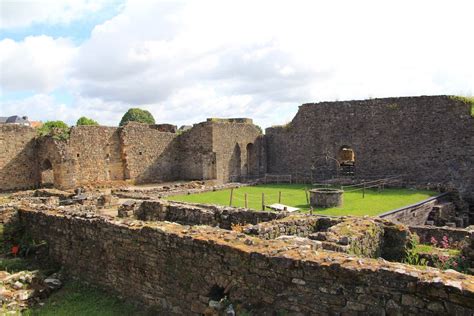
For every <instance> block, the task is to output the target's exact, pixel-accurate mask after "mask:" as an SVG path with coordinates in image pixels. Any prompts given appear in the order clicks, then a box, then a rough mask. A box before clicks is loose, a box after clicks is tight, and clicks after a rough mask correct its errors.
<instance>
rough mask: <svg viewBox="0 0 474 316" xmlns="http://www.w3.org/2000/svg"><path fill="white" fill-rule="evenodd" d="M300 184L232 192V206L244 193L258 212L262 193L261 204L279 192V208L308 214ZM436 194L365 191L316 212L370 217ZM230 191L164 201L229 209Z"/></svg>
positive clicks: (274, 198) (241, 204) (241, 203)
mask: <svg viewBox="0 0 474 316" xmlns="http://www.w3.org/2000/svg"><path fill="white" fill-rule="evenodd" d="M305 188H310V187H309V186H307V185H304V184H265V185H257V186H251V187H241V188H238V189H234V195H233V203H232V206H238V207H244V194H245V193H247V197H248V206H249V208H251V209H254V210H261V209H262V192H263V193H265V204H266V205H269V204H273V203H278V194H279V192H280V191H281V204H285V205H289V206H293V207H298V208H300V209H301V210H302V211H303V212H307V211H308V210H309V206H308V204H307V203H306V196H305ZM436 194H437V192H434V191H426V190H410V189H385V190H383V191H381V192H378V191H377V190H371V189H369V190H366V192H365V198H362V191H357V192H346V193H344V205H343V207H341V208H327V209H316V212H315V213H316V214H322V215H338V216H340V215H356V216H363V215H369V216H374V215H378V214H381V213H384V212H387V211H390V210H394V209H397V208H400V207H403V206H406V205H410V204H413V203H416V202H420V201H422V200H425V199H427V198H429V197H431V196H434V195H436ZM229 199H230V190H222V191H214V192H205V193H198V194H191V195H176V196H170V197H168V200H172V201H183V202H193V203H207V204H218V205H229Z"/></svg>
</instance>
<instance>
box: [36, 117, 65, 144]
mask: <svg viewBox="0 0 474 316" xmlns="http://www.w3.org/2000/svg"><path fill="white" fill-rule="evenodd" d="M69 131H70V128H69V126H68V125H67V124H66V123H64V122H63V121H47V122H46V123H44V124H43V126H41V127H40V128H38V130H37V132H38V135H39V136H52V137H53V138H54V139H57V140H66V139H68V138H69Z"/></svg>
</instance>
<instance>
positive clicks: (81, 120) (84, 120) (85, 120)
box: [76, 116, 99, 126]
mask: <svg viewBox="0 0 474 316" xmlns="http://www.w3.org/2000/svg"><path fill="white" fill-rule="evenodd" d="M80 125H99V123H97V121H94V120H93V119H90V118H88V117H85V116H82V117H80V118H79V119H78V120H77V122H76V126H80Z"/></svg>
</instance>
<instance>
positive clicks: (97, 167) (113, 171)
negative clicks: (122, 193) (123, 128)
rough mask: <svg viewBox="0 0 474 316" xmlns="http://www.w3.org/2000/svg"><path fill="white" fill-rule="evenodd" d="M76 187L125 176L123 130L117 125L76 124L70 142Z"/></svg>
mask: <svg viewBox="0 0 474 316" xmlns="http://www.w3.org/2000/svg"><path fill="white" fill-rule="evenodd" d="M68 145H69V146H68V151H69V153H68V154H69V157H70V159H72V161H73V163H74V170H75V178H76V186H80V185H86V184H89V183H101V182H107V181H114V180H123V179H124V165H123V161H122V157H121V144H120V131H119V129H118V128H115V127H105V126H77V127H74V128H72V130H71V135H70V138H69V144H68Z"/></svg>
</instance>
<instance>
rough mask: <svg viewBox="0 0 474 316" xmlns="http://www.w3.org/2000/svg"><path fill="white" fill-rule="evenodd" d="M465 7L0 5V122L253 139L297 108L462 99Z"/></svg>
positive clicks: (6, 0)
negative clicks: (206, 128) (138, 117)
mask: <svg viewBox="0 0 474 316" xmlns="http://www.w3.org/2000/svg"><path fill="white" fill-rule="evenodd" d="M471 3H472V1H471V0H466V1H457V0H451V1H436V0H428V1H422V0H417V1H415V0H409V1H405V0H396V1H388V0H387V1H380V0H377V1H365V0H358V1H354V0H350V1H338V0H334V1H316V0H310V1H299V0H291V1H290V0H288V1H277V0H273V1H265V0H259V1H255V0H253V1H247V0H236V1H234V0H215V1H211V0H209V1H208V0H199V1H196V0H194V1H192V0H189V1H186V0H183V1H154V0H148V1H140V0H129V1H125V0H124V1H115V0H62V1H59V0H50V1H47V0H38V1H25V0H16V1H13V0H0V14H1V16H0V17H1V22H0V116H7V115H15V114H18V115H28V116H29V117H30V119H32V120H42V121H46V120H55V119H61V120H64V121H66V122H67V123H69V124H74V123H75V121H76V120H77V118H78V117H79V116H82V115H86V116H88V117H91V118H93V119H95V120H97V121H99V122H100V123H101V124H103V125H111V126H114V125H117V124H118V122H119V121H120V118H121V116H122V115H123V113H124V112H125V111H126V110H127V109H128V108H130V107H141V108H145V109H148V110H149V111H151V112H152V114H153V115H154V116H155V118H156V120H157V122H167V123H172V124H175V125H182V124H190V123H196V122H199V121H202V120H205V119H206V118H207V117H251V118H254V120H255V122H256V123H257V124H259V125H261V126H263V127H267V126H270V125H274V124H282V123H285V122H287V121H289V120H290V119H291V118H292V117H293V116H294V114H295V113H296V111H297V109H298V105H300V104H302V103H307V102H316V101H326V100H347V99H365V98H375V97H387V96H408V95H432V94H460V95H473V94H474V57H473V56H474V40H473V36H474V35H473V34H474V26H473V22H472V12H474V10H473V9H474V5H472V4H471Z"/></svg>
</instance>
